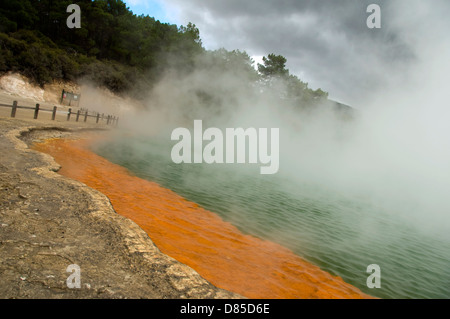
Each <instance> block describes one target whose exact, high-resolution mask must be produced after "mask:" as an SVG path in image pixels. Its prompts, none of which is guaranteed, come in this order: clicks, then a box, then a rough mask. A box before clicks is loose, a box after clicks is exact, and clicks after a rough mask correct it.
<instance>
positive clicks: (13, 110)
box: [11, 101, 17, 117]
mask: <svg viewBox="0 0 450 319" xmlns="http://www.w3.org/2000/svg"><path fill="white" fill-rule="evenodd" d="M16 110H17V101H14V102H13V106H12V109H11V117H16Z"/></svg>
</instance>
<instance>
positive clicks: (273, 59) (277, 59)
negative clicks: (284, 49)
mask: <svg viewBox="0 0 450 319" xmlns="http://www.w3.org/2000/svg"><path fill="white" fill-rule="evenodd" d="M263 62H264V64H260V63H258V71H259V73H261V75H262V76H263V77H264V78H268V77H280V78H285V77H287V76H288V75H289V70H288V69H286V62H287V60H286V58H285V57H284V56H282V55H275V54H273V53H271V54H269V55H268V56H267V58H266V57H263Z"/></svg>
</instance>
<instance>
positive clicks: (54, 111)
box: [52, 106, 56, 121]
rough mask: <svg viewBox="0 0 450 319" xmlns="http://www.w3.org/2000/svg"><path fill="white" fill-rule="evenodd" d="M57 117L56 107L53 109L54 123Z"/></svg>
mask: <svg viewBox="0 0 450 319" xmlns="http://www.w3.org/2000/svg"><path fill="white" fill-rule="evenodd" d="M55 117H56V106H54V107H53V113H52V121H54V120H55Z"/></svg>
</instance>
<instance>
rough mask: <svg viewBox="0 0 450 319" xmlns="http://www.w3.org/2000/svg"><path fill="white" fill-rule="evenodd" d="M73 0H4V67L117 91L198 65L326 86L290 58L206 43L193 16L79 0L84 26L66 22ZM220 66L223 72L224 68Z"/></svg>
mask: <svg viewBox="0 0 450 319" xmlns="http://www.w3.org/2000/svg"><path fill="white" fill-rule="evenodd" d="M71 3H73V1H72V0H2V1H1V3H0V53H1V54H0V74H2V73H6V72H9V71H13V72H19V73H21V74H23V75H25V76H27V77H29V78H30V79H32V80H33V81H35V82H36V83H37V84H39V85H41V86H43V85H45V84H46V83H50V82H51V81H53V80H55V79H61V80H70V81H76V80H78V79H81V78H84V79H89V80H90V81H92V82H93V83H95V84H96V85H99V86H103V87H106V88H108V89H110V90H112V91H114V92H117V93H130V92H133V96H135V97H137V98H139V97H140V96H139V92H144V91H148V88H151V87H152V86H153V85H154V84H155V83H157V81H158V80H159V79H160V78H161V76H162V75H163V74H164V72H165V70H168V69H175V70H177V72H179V73H180V74H188V73H189V72H192V71H193V70H194V68H196V67H197V66H198V64H199V63H198V61H199V59H200V60H201V61H202V67H204V68H206V67H210V68H213V69H214V70H216V69H217V72H220V70H221V68H222V70H225V69H226V70H230V69H231V70H233V69H235V70H240V71H239V72H241V70H245V72H247V75H248V76H247V79H248V81H251V82H253V83H258V85H261V86H262V87H266V88H267V87H271V86H272V85H273V84H274V83H275V82H276V81H283V83H285V84H286V85H285V86H284V87H285V88H287V89H285V90H284V92H280V96H282V97H283V98H290V99H298V100H299V103H310V102H314V101H315V100H318V99H326V98H327V97H328V93H326V92H324V91H322V90H321V89H318V90H312V89H310V88H308V84H307V83H305V82H302V81H301V80H300V79H299V78H298V77H296V76H295V75H293V74H290V73H289V70H288V69H286V62H287V61H286V58H284V57H283V56H280V55H275V54H269V55H268V56H267V57H264V60H263V64H259V65H258V69H257V70H255V69H254V68H253V66H252V64H253V61H252V59H251V58H250V56H249V55H248V54H247V53H246V52H242V51H239V50H234V51H227V50H225V49H220V50H216V51H207V50H206V49H205V48H203V46H202V42H201V39H200V32H199V30H198V29H197V27H196V26H195V24H193V23H188V25H187V26H179V27H178V26H176V25H173V24H169V23H162V22H160V21H158V20H155V19H154V18H152V17H150V16H144V15H140V16H138V15H135V14H133V13H132V12H131V11H130V9H129V8H127V6H126V4H125V3H124V2H123V1H121V0H94V1H92V0H79V1H77V2H76V3H77V4H78V5H79V6H80V8H81V12H82V19H81V28H74V29H70V28H68V27H67V25H66V19H67V17H68V16H69V13H67V12H66V8H67V6H68V5H70V4H71ZM218 74H219V73H218Z"/></svg>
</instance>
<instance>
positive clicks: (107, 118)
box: [106, 115, 110, 125]
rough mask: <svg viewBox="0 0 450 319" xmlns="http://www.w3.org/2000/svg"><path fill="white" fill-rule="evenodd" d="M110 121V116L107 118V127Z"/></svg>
mask: <svg viewBox="0 0 450 319" xmlns="http://www.w3.org/2000/svg"><path fill="white" fill-rule="evenodd" d="M109 119H110V116H109V115H108V117H107V118H106V125H109Z"/></svg>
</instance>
